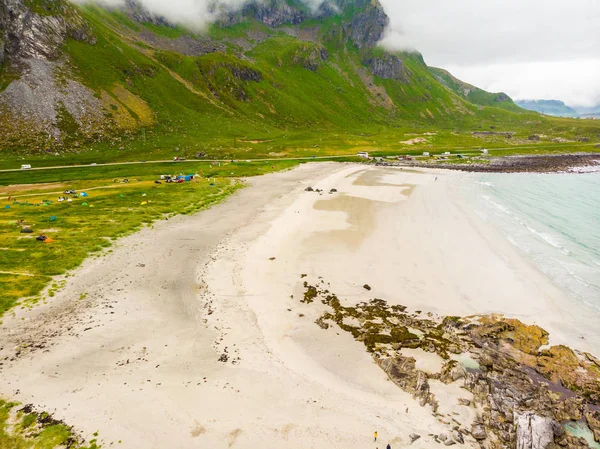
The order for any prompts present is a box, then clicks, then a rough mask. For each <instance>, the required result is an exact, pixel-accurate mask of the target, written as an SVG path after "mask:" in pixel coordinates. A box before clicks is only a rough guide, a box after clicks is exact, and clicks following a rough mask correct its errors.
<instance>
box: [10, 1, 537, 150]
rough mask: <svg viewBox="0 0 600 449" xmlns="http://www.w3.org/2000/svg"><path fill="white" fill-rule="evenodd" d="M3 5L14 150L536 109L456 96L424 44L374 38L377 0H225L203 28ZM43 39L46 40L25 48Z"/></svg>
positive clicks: (461, 122) (421, 123)
mask: <svg viewBox="0 0 600 449" xmlns="http://www.w3.org/2000/svg"><path fill="white" fill-rule="evenodd" d="M5 5H8V7H5V9H4V10H2V9H0V21H2V20H4V23H7V24H8V27H7V28H6V30H7V31H5V33H4V36H2V42H3V43H4V44H3V45H2V49H3V51H2V61H3V63H2V66H1V71H0V129H1V130H2V131H3V132H2V133H0V144H2V146H3V147H4V148H9V149H12V151H17V152H49V151H58V150H60V151H80V150H79V149H80V148H87V147H98V148H113V147H117V148H119V149H128V148H129V146H130V145H133V143H132V142H133V141H135V145H138V146H144V145H145V146H146V147H150V146H151V145H153V146H155V147H165V148H166V147H179V146H182V145H189V146H190V147H192V146H193V147H195V148H199V145H200V144H197V143H195V142H199V141H200V142H202V145H203V147H202V148H209V147H210V148H217V149H219V148H221V149H222V150H219V151H225V150H226V146H228V145H230V143H229V144H228V143H227V142H232V139H234V141H235V136H240V135H242V136H248V135H254V136H258V137H256V138H257V139H262V138H263V137H264V136H273V135H282V136H288V137H286V138H287V139H288V140H289V139H290V138H291V137H289V136H290V134H294V136H297V137H294V139H301V138H302V137H300V136H304V137H303V138H302V139H304V141H305V142H314V141H320V140H322V139H323V133H339V132H347V133H352V134H356V135H361V134H363V135H364V134H370V133H372V132H373V130H374V129H382V127H383V129H388V130H389V129H392V130H393V129H394V128H420V127H430V126H437V127H446V128H448V129H453V128H459V129H460V128H467V127H471V126H473V127H481V126H482V124H485V123H489V124H490V126H521V123H522V122H524V121H527V122H529V123H537V122H539V120H540V119H538V118H536V116H535V115H529V113H526V112H525V111H523V110H521V109H519V108H517V107H516V106H515V107H512V106H511V105H513V103H512V100H510V98H508V97H506V98H504V97H502V94H495V95H496V97H493V98H496V100H497V101H496V100H494V101H492V100H489V101H488V100H486V101H483V100H481V98H484V97H485V94H487V93H485V92H484V91H482V90H480V89H479V90H476V91H475V92H477V93H478V94H479V97H478V99H475V100H477V101H473V98H469V95H466V96H465V95H461V93H460V91H457V89H456V88H453V86H451V85H450V86H449V85H448V84H449V83H448V82H447V80H446V82H444V80H440V73H439V72H437V73H436V70H437V69H431V68H429V67H427V65H426V64H425V62H424V60H423V57H422V56H421V55H420V54H418V53H405V52H388V51H386V50H385V49H383V48H381V47H378V46H377V44H378V42H379V40H380V39H381V37H382V36H383V33H384V31H385V29H386V27H387V25H388V23H389V18H388V17H387V14H386V13H385V11H384V9H383V7H382V6H381V4H380V3H379V2H378V1H376V0H374V1H368V0H354V1H353V0H336V1H335V2H334V3H327V4H326V5H329V6H327V7H321V8H320V9H317V10H315V11H311V10H307V9H306V7H305V6H304V5H302V4H300V3H299V2H298V1H296V0H289V1H283V0H273V1H269V2H266V3H258V2H250V3H247V4H246V5H245V6H244V7H243V8H241V9H240V10H239V11H225V12H221V13H222V14H221V16H220V17H224V19H220V20H217V21H216V22H215V23H213V24H212V25H210V26H209V27H208V29H207V30H205V31H204V32H202V33H198V32H194V31H192V30H190V29H188V28H186V27H183V26H181V25H176V24H172V23H170V22H169V21H168V20H166V19H165V18H163V17H160V16H157V15H154V14H151V13H150V12H148V11H147V10H145V9H144V8H143V7H142V6H141V5H140V4H139V3H137V2H135V1H133V0H128V2H127V3H126V5H125V7H122V8H108V9H107V8H102V7H100V6H98V5H95V4H87V5H84V6H76V5H73V4H71V3H69V2H67V1H66V0H56V1H54V0H52V1H51V0H8V1H7V2H6V3H5ZM16 16H18V17H20V18H23V19H22V20H21V19H19V20H17V21H15V20H14V19H11V17H16ZM11 39H12V41H11ZM7 42H9V44H10V42H12V44H10V45H7V44H6V43H7ZM40 43H42V44H44V45H42V47H47V48H45V50H43V51H41V50H36V51H35V52H33V53H32V52H28V51H22V49H25V48H34V49H35V48H36V45H37V46H38V47H39V44H40ZM15 49H21V50H15ZM448 75H449V74H448ZM452 79H454V80H456V79H455V78H454V77H452ZM455 82H456V83H457V82H458V80H456V81H455ZM460 83H462V82H460ZM463 84H465V85H466V83H463ZM454 87H455V86H454ZM474 89H475V88H474ZM488 95H492V94H488ZM499 95H500V97H498V96H499ZM485 98H487V97H485ZM490 98H492V97H490ZM542 120H543V119H542ZM539 123H542V122H539ZM388 132H389V133H391V132H392V131H388ZM142 136H143V139H142V138H141V137H142ZM187 142H194V143H193V144H192V143H189V144H188V143H187ZM313 145H314V144H313Z"/></svg>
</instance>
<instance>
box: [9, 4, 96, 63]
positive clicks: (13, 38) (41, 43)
mask: <svg viewBox="0 0 600 449" xmlns="http://www.w3.org/2000/svg"><path fill="white" fill-rule="evenodd" d="M35 5H36V6H35V8H34V7H28V6H27V5H26V3H25V2H24V1H23V0H3V1H2V2H0V33H3V35H1V36H0V39H1V40H2V41H3V45H2V47H3V57H2V59H3V60H7V59H8V60H9V61H10V62H11V63H13V64H16V63H19V62H20V60H22V59H28V58H37V59H48V60H55V59H57V58H58V57H59V56H60V52H59V46H60V45H61V44H62V43H63V42H64V41H65V39H67V38H68V37H70V38H72V39H75V40H78V41H85V42H88V43H95V37H94V35H93V33H92V31H91V29H90V28H89V27H88V25H87V24H86V23H85V21H84V20H83V18H82V17H81V16H80V15H79V13H78V12H77V10H76V8H75V7H74V6H73V5H71V4H70V3H68V2H66V1H64V0H40V1H39V2H37V3H35Z"/></svg>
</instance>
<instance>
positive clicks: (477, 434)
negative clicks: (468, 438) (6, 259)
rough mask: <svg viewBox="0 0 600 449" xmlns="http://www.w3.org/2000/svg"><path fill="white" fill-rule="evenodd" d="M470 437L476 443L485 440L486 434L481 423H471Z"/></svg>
mask: <svg viewBox="0 0 600 449" xmlns="http://www.w3.org/2000/svg"><path fill="white" fill-rule="evenodd" d="M471 435H472V436H473V438H475V439H476V440H477V441H483V440H485V439H486V438H487V432H486V431H485V426H484V425H483V423H481V422H476V423H473V425H472V426H471Z"/></svg>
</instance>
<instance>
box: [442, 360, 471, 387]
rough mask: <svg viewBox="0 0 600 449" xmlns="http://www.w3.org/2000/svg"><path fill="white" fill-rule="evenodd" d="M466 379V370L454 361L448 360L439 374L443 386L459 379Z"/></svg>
mask: <svg viewBox="0 0 600 449" xmlns="http://www.w3.org/2000/svg"><path fill="white" fill-rule="evenodd" d="M466 377H467V370H466V369H465V368H464V367H463V366H462V365H461V364H460V363H458V362H457V361H456V360H450V361H448V362H447V363H446V364H444V366H443V368H442V372H441V373H440V381H442V382H444V383H445V384H451V383H453V382H456V381H457V380H459V379H465V378H466Z"/></svg>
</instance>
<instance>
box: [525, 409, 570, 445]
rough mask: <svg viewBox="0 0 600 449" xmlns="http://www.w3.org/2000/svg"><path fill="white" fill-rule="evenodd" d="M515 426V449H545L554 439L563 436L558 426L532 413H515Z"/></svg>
mask: <svg viewBox="0 0 600 449" xmlns="http://www.w3.org/2000/svg"><path fill="white" fill-rule="evenodd" d="M514 420H515V424H516V426H517V449H546V448H547V447H548V446H549V445H550V444H551V443H554V439H555V437H560V436H562V435H564V432H565V431H564V429H563V428H562V426H561V425H560V424H558V423H557V422H556V421H554V420H553V419H550V418H544V417H541V416H538V415H536V414H535V413H532V412H526V413H523V414H518V413H515V419H514Z"/></svg>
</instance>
